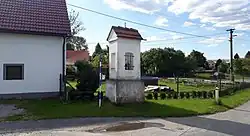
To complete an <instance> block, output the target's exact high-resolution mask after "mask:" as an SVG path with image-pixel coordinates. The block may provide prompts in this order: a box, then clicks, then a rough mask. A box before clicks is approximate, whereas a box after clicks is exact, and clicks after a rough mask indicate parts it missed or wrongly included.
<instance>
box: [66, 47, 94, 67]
mask: <svg viewBox="0 0 250 136" xmlns="http://www.w3.org/2000/svg"><path fill="white" fill-rule="evenodd" d="M81 60H85V61H89V52H88V51H85V50H80V51H71V50H68V51H67V52H66V65H74V64H75V62H76V61H81Z"/></svg>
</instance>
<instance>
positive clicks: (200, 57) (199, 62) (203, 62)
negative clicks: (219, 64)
mask: <svg viewBox="0 0 250 136" xmlns="http://www.w3.org/2000/svg"><path fill="white" fill-rule="evenodd" d="M188 57H189V58H190V59H191V60H193V61H194V62H196V66H197V67H203V68H205V69H207V68H208V67H209V66H208V63H207V59H206V57H205V56H204V53H201V52H199V51H196V50H193V51H192V52H191V53H190V54H189V55H188Z"/></svg>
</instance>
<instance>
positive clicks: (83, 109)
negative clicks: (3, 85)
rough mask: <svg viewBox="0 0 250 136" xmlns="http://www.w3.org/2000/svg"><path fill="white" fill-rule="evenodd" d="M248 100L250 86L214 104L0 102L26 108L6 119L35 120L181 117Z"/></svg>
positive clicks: (193, 101)
mask: <svg viewBox="0 0 250 136" xmlns="http://www.w3.org/2000/svg"><path fill="white" fill-rule="evenodd" d="M248 100H250V89H247V90H244V91H239V92H237V93H236V94H234V95H233V96H227V97H222V98H221V101H222V104H223V105H216V104H215V102H214V100H213V99H181V100H174V99H171V100H147V101H146V102H145V103H142V104H126V105H123V106H115V105H113V104H111V103H109V102H104V103H103V106H102V107H101V108H98V103H97V101H96V102H80V101H77V102H72V103H68V104H63V103H62V102H60V101H59V100H22V101H17V100H9V101H1V102H0V103H14V104H16V105H17V107H20V108H24V109H26V111H27V113H26V114H25V115H17V116H11V117H8V118H7V119H5V120H29V119H35V120H36V119H51V118H72V117H134V116H140V117H182V116H191V115H201V114H211V113H216V112H221V111H226V110H228V109H230V108H234V107H235V106H238V105H241V104H243V103H245V102H247V101H248ZM3 120H4V119H2V121H3Z"/></svg>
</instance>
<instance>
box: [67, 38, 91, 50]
mask: <svg viewBox="0 0 250 136" xmlns="http://www.w3.org/2000/svg"><path fill="white" fill-rule="evenodd" d="M66 45H67V50H88V45H87V44H86V39H85V38H83V37H80V36H73V37H71V38H69V39H68V40H67V44H66Z"/></svg>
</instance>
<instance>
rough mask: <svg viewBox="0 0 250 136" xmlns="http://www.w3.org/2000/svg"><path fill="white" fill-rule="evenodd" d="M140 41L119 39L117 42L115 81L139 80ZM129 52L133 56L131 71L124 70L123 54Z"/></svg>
mask: <svg viewBox="0 0 250 136" xmlns="http://www.w3.org/2000/svg"><path fill="white" fill-rule="evenodd" d="M140 44H141V41H140V40H134V39H131V40H130V39H124V38H119V39H118V42H117V51H118V58H117V59H118V62H119V63H118V64H117V71H118V74H117V79H140V78H141V62H140V53H141V50H140ZM126 52H131V53H133V55H134V59H133V63H134V69H133V70H125V53H126Z"/></svg>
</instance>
